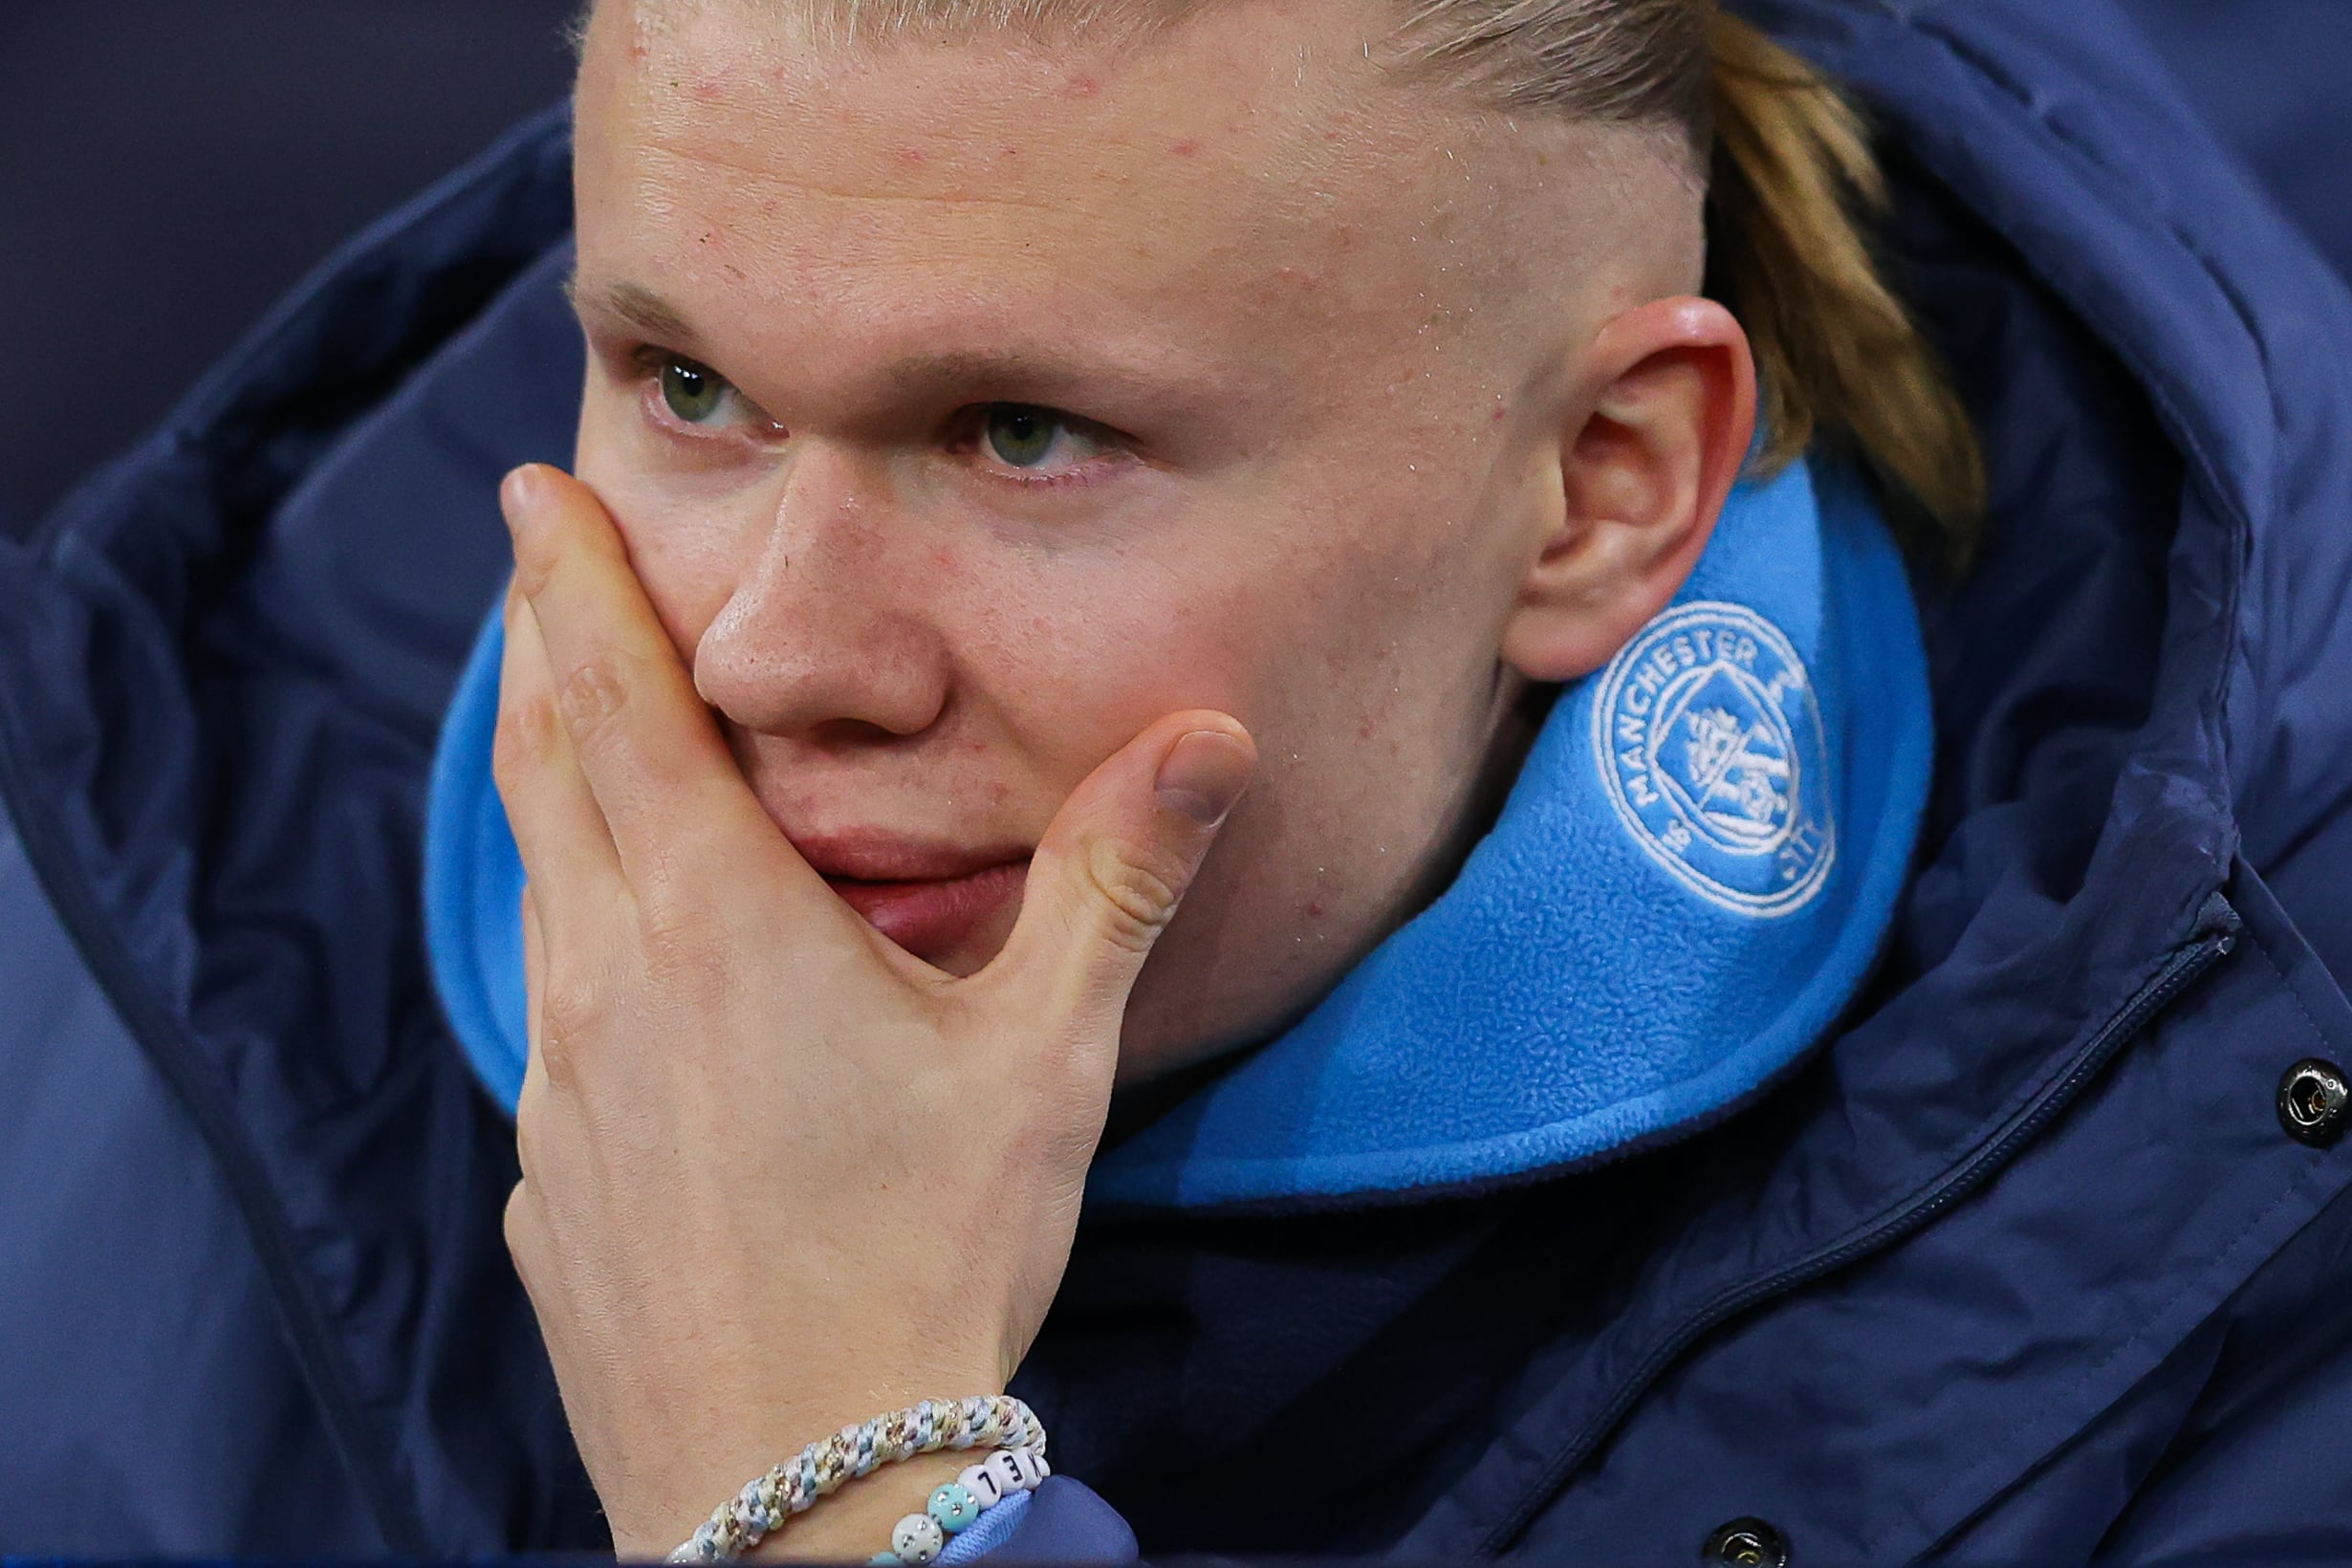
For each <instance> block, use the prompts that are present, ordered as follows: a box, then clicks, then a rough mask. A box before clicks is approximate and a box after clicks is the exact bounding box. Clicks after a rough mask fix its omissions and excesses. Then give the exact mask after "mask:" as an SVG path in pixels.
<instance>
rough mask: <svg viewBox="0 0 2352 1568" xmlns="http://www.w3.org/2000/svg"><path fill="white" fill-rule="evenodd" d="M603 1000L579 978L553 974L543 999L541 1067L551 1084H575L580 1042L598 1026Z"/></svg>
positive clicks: (540, 1016)
mask: <svg viewBox="0 0 2352 1568" xmlns="http://www.w3.org/2000/svg"><path fill="white" fill-rule="evenodd" d="M602 1008H603V998H602V996H601V994H600V993H599V989H598V988H597V987H596V986H594V985H591V984H588V983H586V982H584V981H582V980H580V979H579V978H577V976H569V975H555V974H551V975H550V976H549V977H548V983H547V991H546V992H545V994H544V995H542V996H541V997H540V998H539V1065H540V1066H541V1067H543V1068H544V1069H546V1072H547V1080H548V1082H550V1083H552V1084H553V1083H571V1082H573V1081H575V1079H576V1077H577V1071H578V1059H579V1050H580V1043H581V1041H582V1040H584V1039H585V1038H586V1037H587V1036H588V1035H589V1034H590V1033H591V1031H593V1030H594V1029H595V1027H596V1025H597V1021H598V1018H599V1015H600V1014H601V1012H602Z"/></svg>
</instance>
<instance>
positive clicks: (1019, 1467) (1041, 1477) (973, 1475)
mask: <svg viewBox="0 0 2352 1568" xmlns="http://www.w3.org/2000/svg"><path fill="white" fill-rule="evenodd" d="M1053 1473H1054V1471H1053V1470H1052V1468H1051V1467H1049V1466H1048V1465H1047V1464H1046V1462H1045V1451H1044V1450H1043V1449H1042V1448H999V1449H997V1450H996V1451H995V1452H994V1453H992V1454H990V1455H989V1457H988V1460H987V1462H986V1463H985V1464H979V1465H973V1466H971V1467H970V1468H969V1469H968V1470H965V1471H964V1473H963V1474H961V1475H959V1476H957V1477H956V1478H955V1479H954V1480H952V1481H948V1482H945V1483H943V1484H942V1485H941V1486H940V1487H939V1488H938V1489H937V1490H936V1491H934V1492H932V1493H931V1500H930V1502H929V1504H928V1505H926V1508H925V1509H924V1511H923V1512H922V1513H920V1514H907V1515H906V1517H904V1518H903V1519H901V1520H900V1521H899V1522H898V1524H897V1526H896V1527H895V1528H894V1529H892V1530H891V1532H890V1550H889V1551H887V1552H878V1553H876V1554H875V1555H874V1556H873V1557H869V1558H867V1559H866V1562H867V1568H924V1565H925V1564H926V1563H927V1562H929V1561H930V1560H931V1559H932V1558H933V1557H938V1556H939V1554H940V1553H941V1552H942V1551H944V1550H945V1549H946V1548H947V1541H948V1538H949V1537H950V1536H954V1535H962V1534H963V1533H964V1532H965V1531H967V1530H969V1529H970V1528H971V1527H972V1526H973V1525H975V1524H978V1523H979V1522H980V1516H981V1515H982V1514H986V1513H987V1512H988V1511H989V1510H990V1509H991V1508H994V1507H995V1506H996V1505H997V1504H999V1503H1001V1502H1004V1501H1005V1500H1006V1499H1008V1498H1010V1497H1012V1496H1013V1495H1015V1494H1016V1493H1019V1492H1034V1491H1035V1490H1036V1488H1037V1487H1039V1486H1041V1485H1042V1484H1044V1481H1045V1478H1046V1477H1047V1476H1049V1475H1051V1474H1053Z"/></svg>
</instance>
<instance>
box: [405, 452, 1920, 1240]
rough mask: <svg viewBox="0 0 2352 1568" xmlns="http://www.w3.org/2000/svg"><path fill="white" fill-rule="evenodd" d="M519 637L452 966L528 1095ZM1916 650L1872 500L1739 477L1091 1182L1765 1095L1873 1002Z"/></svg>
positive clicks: (1901, 581) (1180, 1197)
mask: <svg viewBox="0 0 2352 1568" xmlns="http://www.w3.org/2000/svg"><path fill="white" fill-rule="evenodd" d="M500 642H501V637H500V629H499V621H498V618H497V617H496V616H494V615H493V616H492V617H491V618H490V622H489V624H488V625H487V626H486V627H485V628H484V630H483V634H482V637H481V640H480V642H478V644H477V645H476V647H475V649H474V653H473V657H472V659H471V660H470V662H469V663H468V666H467V669H466V672H465V675H464V677H463V678H462V680H461V682H460V684H459V687H458V692H457V697H456V700H455V702H454V704H453V705H452V706H451V708H450V709H449V713H448V717H447V719H446V726H445V730H444V733H443V736H442V743H441V748H440V751H439V754H438V755H437V756H436V758H435V761H434V767H433V774H432V782H431V795H430V801H429V805H428V815H427V821H426V828H425V915H426V930H427V938H428V943H429V947H430V953H431V959H432V965H433V972H434V977H435V980H436V983H437V984H438V986H439V988H440V991H441V995H442V999H443V1001H444V1003H445V1005H446V1008H447V1011H448V1013H449V1018H450V1021H451V1023H452V1024H453V1025H454V1026H455V1028H456V1031H457V1035H458V1038H459V1039H460V1041H461V1042H463V1044H464V1046H465V1049H466V1051H467V1054H468V1057H469V1058H470V1059H471V1061H472V1063H473V1065H474V1068H475V1070H476V1072H477V1073H479V1075H480V1076H481V1078H482V1080H483V1082H484V1083H485V1084H486V1085H488V1087H489V1088H490V1092H491V1093H492V1094H493V1095H495V1096H497V1097H498V1099H499V1100H500V1102H501V1103H503V1104H505V1105H507V1106H508V1107H509V1108H510V1109H511V1108H512V1106H513V1104H514V1102H515V1100H516V1097H517V1096H518V1094H519V1093H520V1091H521V1087H522V1078H523V1061H524V1051H525V1037H526V1036H525V1027H524V1018H523V979H522V974H523V970H522V935H521V929H520V919H519V914H518V911H519V908H520V901H521V896H522V882H523V873H522V864H521V861H520V860H519V859H518V857H517V856H516V853H515V849H514V841H513V839H512V837H511V835H510V834H509V832H508V829H507V822H506V817H505V814H504V812H503V811H502V809H501V808H500V805H499V801H498V796H497V794H496V791H495V789H494V788H493V786H492V784H491V781H490V736H491V733H492V731H493V730H494V729H495V728H496V714H497V683H498V660H499V651H500ZM1930 735H1931V731H1930V726H1929V717H1928V706H1927V668H1926V662H1925V659H1924V656H1923V654H1922V651H1921V647H1920V638H1919V622H1918V617H1917V613H1916V611H1915V609H1914V607H1913V605H1912V601H1911V596H1910V590H1909V586H1908V583H1907V582H1906V577H1905V575H1904V568H1903V563H1902V560H1901V558H1900V556H1899V555H1897V553H1896V551H1895V549H1894V547H1893V545H1892V543H1891V541H1890V540H1889V539H1888V537H1887V534H1886V531H1885V529H1884V525H1883V523H1882V521H1881V519H1880V517H1879V514H1878V512H1877V511H1876V510H1875V508H1874V507H1873V506H1872V505H1871V503H1870V501H1869V500H1868V498H1867V497H1866V496H1865V495H1864V494H1863V492H1862V490H1861V489H1860V487H1859V486H1857V485H1856V484H1854V483H1853V482H1852V481H1851V480H1850V479H1847V478H1845V477H1843V476H1841V475H1840V474H1837V473H1835V472H1834V471H1830V470H1824V469H1821V468H1818V467H1815V466H1807V465H1799V466H1797V467H1795V468H1791V469H1789V470H1788V471H1786V472H1785V473H1783V474H1781V475H1780V476H1779V477H1778V478H1776V479H1775V480H1773V481H1771V482H1770V483H1767V484H1762V485H1744V486H1742V487H1740V488H1739V489H1738V490H1735V491H1734V492H1733V494H1732V496H1731V501H1730V502H1729V503H1728V504H1727V505H1726V507H1725V510H1724V513H1723V516H1722V519H1721V520H1720V522H1719V523H1718V524H1717V526H1716V530H1715V535H1714V538H1713V539H1712V541H1710V544H1709V546H1708V549H1707V552H1706V554H1705V555H1704V556H1703V557H1702V558H1701V560H1700V562H1699V565H1698V568H1697V570H1696V571H1695V572H1693V573H1692V575H1691V578H1690V581H1689V582H1688V584H1687V585H1686V586H1685V588H1684V590H1683V592H1682V594H1681V596H1680V597H1679V598H1678V599H1676V600H1675V602H1674V603H1673V605H1672V606H1671V607H1669V608H1668V609H1667V610H1666V612H1665V613H1664V614H1663V615H1661V616H1659V618H1658V619H1657V620H1656V621H1652V622H1651V623H1650V624H1649V625H1648V626H1647V627H1646V628H1645V629H1644V631H1643V632H1642V633H1641V635H1640V636H1638V637H1636V638H1635V639H1634V640H1633V641H1632V642H1630V643H1628V644H1627V645H1626V647H1625V648H1624V649H1623V650H1622V652H1621V653H1619V655H1618V656H1617V657H1616V659H1615V660H1613V661H1612V662H1611V663H1610V664H1609V665H1608V667H1607V668H1605V669H1604V670H1602V671H1601V672H1600V673H1599V674H1597V675H1595V676H1592V677H1590V678H1589V679H1586V680H1583V681H1579V682H1578V683H1576V684H1575V685H1574V686H1569V687H1567V688H1565V689H1563V690H1562V691H1561V693H1560V695H1559V698H1558V701H1557V703H1556V704H1555V705H1554V707H1553V709H1552V713H1551V716H1550V718H1549V719H1548V720H1547V721H1546V722H1545V725H1544V727H1543V730H1542V732H1541V734H1540V735H1539V736H1538V737H1537V739H1536V742H1535V748H1534V750H1533V751H1531V752H1530V754H1529V756H1528V758H1527V761H1526V763H1525V765H1524V766H1523V767H1522V769H1521V771H1520V774H1519V777H1518V780H1517V782H1516V783H1515V785H1514V787H1513V789H1512V792H1511V795H1510V798H1509V800H1508V801H1507V802H1506V804H1505V806H1504V808H1503V812H1502V815H1501V817H1500V819H1499V820H1498V821H1497V822H1496V824H1495V826H1494V828H1493V830H1492V832H1491V833H1489V834H1488V835H1487V837H1486V838H1484V839H1482V840H1481V841H1480V842H1479V844H1478V846H1477V848H1476V849H1475V850H1474V851H1473V852H1472V853H1471V855H1470V859H1469V860H1468V861H1467V863H1466V864H1465V865H1464V866H1463V868H1462V871H1461V873H1460V875H1459V876H1458V877H1457V878H1456V879H1455V881H1454V882H1453V885H1452V886H1451V887H1450V888H1448V890H1447V892H1446V893H1445V894H1444V895H1443V896H1442V897H1440V898H1439V899H1438V900H1437V901H1436V902H1435V903H1434V904H1431V905H1430V906H1429V907H1428V908H1427V909H1426V910H1424V911H1423V912H1422V913H1421V914H1420V915H1419V916H1417V917H1416V918H1414V919H1413V920H1412V921H1410V922H1409V923H1407V924H1406V925H1405V926H1403V927H1402V928H1400V929H1399V930H1398V931H1397V932H1396V933H1395V934H1394V935H1392V936H1391V937H1389V938H1388V940H1387V941H1385V942H1383V944H1382V945H1381V946H1380V947H1377V948H1375V949H1374V950H1373V952H1372V953H1371V954H1370V955H1369V956H1367V957H1366V958H1365V959H1364V960H1363V962H1362V963H1361V964H1359V965H1358V966H1357V967H1356V969H1354V970H1353V971H1352V972H1350V973H1349V974H1348V975H1347V976H1346V977H1345V978H1344V979H1343V980H1341V982H1340V983H1339V986H1338V988H1337V989H1336V990H1334V991H1332V993H1331V994H1330V995H1329V996H1328V997H1326V998H1324V1000H1323V1001H1322V1003H1321V1004H1320V1005H1319V1006H1318V1007H1317V1008H1316V1009H1315V1010H1314V1011H1313V1012H1312V1013H1309V1014H1308V1015H1307V1016H1306V1018H1305V1019H1303V1020H1302V1021H1301V1022H1299V1023H1298V1024H1297V1025H1296V1027H1294V1028H1292V1029H1291V1030H1290V1031H1288V1032H1287V1033H1285V1034H1281V1035H1279V1036H1278V1037H1276V1038H1275V1039H1274V1040H1272V1041H1270V1042H1268V1043H1267V1044H1266V1045H1264V1046H1263V1047H1261V1048H1259V1049H1258V1050H1256V1051H1255V1052H1253V1053H1252V1054H1250V1055H1249V1056H1245V1057H1243V1058H1241V1059H1240V1060H1239V1061H1237V1062H1236V1064H1235V1065H1234V1066H1233V1067H1232V1068H1231V1070H1230V1071H1228V1072H1226V1073H1224V1074H1223V1075H1221V1076H1220V1077H1218V1078H1216V1079H1215V1080H1214V1081H1213V1082H1211V1083H1210V1084H1209V1085H1208V1086H1207V1087H1206V1088H1204V1089H1202V1090H1200V1091H1199V1092H1197V1093H1195V1094H1193V1095H1192V1096H1191V1097H1189V1098H1188V1099H1187V1100H1185V1101H1183V1102H1182V1103H1181V1104H1179V1105H1178V1106H1177V1107H1176V1108H1175V1109H1174V1110H1173V1111H1171V1112H1169V1113H1168V1114H1166V1115H1165V1116H1164V1117H1162V1118H1161V1119H1160V1120H1158V1121H1157V1122H1153V1123H1151V1124H1150V1125H1148V1126H1146V1127H1144V1128H1143V1129H1142V1130H1141V1131H1139V1132H1138V1133H1136V1134H1135V1135H1134V1136H1133V1137H1131V1138H1129V1139H1127V1140H1126V1141H1125V1142H1123V1143H1121V1144H1119V1145H1118V1146H1117V1147H1115V1148H1112V1149H1110V1150H1108V1151H1106V1152H1105V1153H1104V1154H1103V1155H1102V1156H1101V1157H1100V1159H1099V1160H1098V1161H1097V1162H1096V1165H1095V1168H1094V1173H1093V1177H1092V1180H1091V1182H1090V1185H1089V1188H1088V1195H1089V1198H1090V1200H1093V1201H1096V1202H1108V1203H1118V1204H1138V1205H1149V1206H1177V1207H1196V1206H1208V1205H1223V1204H1235V1203H1265V1202H1276V1201H1281V1200H1292V1199H1303V1198H1324V1199H1329V1198H1340V1197H1356V1198H1360V1199H1365V1200H1369V1199H1371V1198H1373V1197H1374V1196H1376V1195H1379V1194H1398V1193H1405V1192H1422V1191H1427V1190H1430V1189H1444V1188H1453V1187H1469V1186H1474V1185H1476V1184H1480V1183H1485V1182H1492V1181H1498V1180H1506V1179H1509V1178H1513V1177H1519V1176H1525V1175H1527V1174H1530V1173H1533V1172H1536V1171H1543V1170H1550V1169H1555V1168H1557V1167H1561V1166H1565V1165H1573V1164H1575V1163H1577V1162H1579V1161H1582V1160H1586V1159H1589V1158H1591V1157H1593V1156H1596V1155H1600V1154H1603V1153H1606V1152H1607V1151H1609V1150H1611V1149H1616V1148H1621V1147H1623V1146H1625V1145H1626V1144H1629V1143H1635V1142H1637V1141H1642V1140H1646V1139H1650V1138H1653V1137H1656V1136H1658V1135H1662V1134H1666V1133H1668V1132H1670V1131H1672V1130H1673V1129H1675V1128H1677V1127H1680V1126H1686V1125H1688V1124H1691V1123H1694V1122H1699V1121H1701V1120H1703V1119H1705V1118H1707V1117H1709V1116H1710V1115H1712V1114H1714V1113H1717V1112H1720V1111H1722V1110H1724V1109H1725V1108H1727V1107H1729V1106H1731V1105H1732V1104H1734V1103H1736V1102H1737V1101H1739V1100H1742V1099H1744V1098H1746V1097H1747V1096H1749V1095H1751V1094H1753V1092H1754V1091H1756V1090H1757V1089H1758V1088H1759V1087H1761V1086H1762V1085H1763V1084H1764V1083H1765V1082H1766V1081H1767V1080H1769V1079H1771V1078H1773V1077H1774V1076H1775V1074H1777V1073H1779V1072H1780V1071H1781V1070H1782V1069H1784V1068H1786V1067H1787V1066H1789V1065H1790V1064H1791V1063H1792V1062H1794V1061H1795V1060H1796V1059H1797V1057H1798V1056H1801V1055H1802V1054H1803V1053H1804V1051H1805V1050H1806V1048H1807V1047H1809V1046H1810V1045H1812V1044H1813V1043H1814V1042H1815V1041H1816V1040H1817V1039H1818V1038H1819V1037H1820V1036H1821V1034H1823V1032H1824V1031H1826V1030H1827V1029H1828V1028H1829V1026H1830V1025H1831V1023H1832V1022H1833V1021H1834V1020H1835V1018H1836V1017H1837V1014H1838V1013H1839V1012H1840V1009H1842V1008H1843V1007H1844V1006H1845V1005H1846V1004H1847V1003H1848V1002H1849V1001H1850V1000H1851V999H1852V998H1853V995H1854V992H1855V991H1856V989H1857V988H1858V987H1859V986H1860V984H1861V982H1862V977H1863V974H1864V973H1865V971H1866V970H1867V969H1868V968H1869V966H1870V963H1871V961H1872V959H1873V957H1874V956H1875V954H1876V952H1877V949H1878V946H1879V943H1880V940H1881V938H1882V937H1883V936H1884V933H1885V930H1886V927H1887V925H1888V923H1889V921H1890V919H1891V918H1892V915H1893V912H1894V906H1895V901H1896V899H1897V898H1898V897H1899V895H1900V894H1901V892H1902V889H1903V885H1904V882H1905V880H1906V875H1907V872H1908V869H1909V860H1910V855H1911V849H1912V844H1913V840H1914V838H1915V837H1916V835H1917V833H1918V827H1919V819H1920V814H1921V811H1922V809H1923V806H1924V804H1925V801H1926V797H1927V770H1928V752H1929V744H1930Z"/></svg>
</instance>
